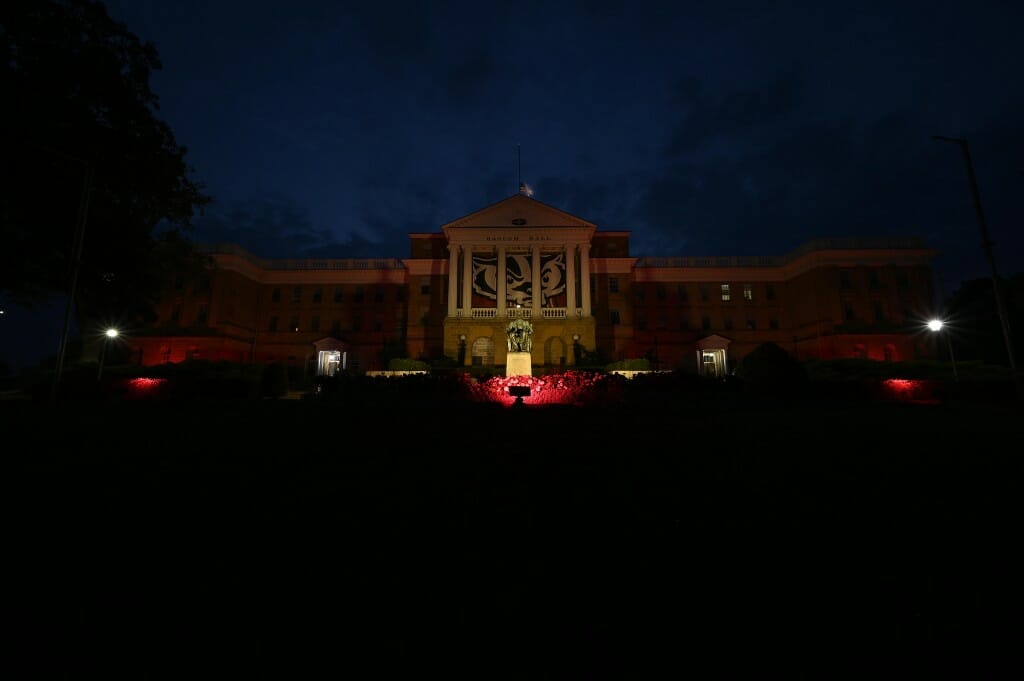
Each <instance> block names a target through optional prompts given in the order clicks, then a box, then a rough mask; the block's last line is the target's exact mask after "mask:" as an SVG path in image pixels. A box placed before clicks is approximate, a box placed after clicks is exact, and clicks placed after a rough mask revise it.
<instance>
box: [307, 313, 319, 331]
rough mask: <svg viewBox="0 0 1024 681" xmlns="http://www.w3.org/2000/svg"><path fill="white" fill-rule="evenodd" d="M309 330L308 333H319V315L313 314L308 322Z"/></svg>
mask: <svg viewBox="0 0 1024 681" xmlns="http://www.w3.org/2000/svg"><path fill="white" fill-rule="evenodd" d="M309 330H310V331H319V330H320V315H318V314H315V315H313V317H312V318H311V319H310V320H309Z"/></svg>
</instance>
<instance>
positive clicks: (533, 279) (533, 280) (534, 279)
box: [530, 244, 541, 317]
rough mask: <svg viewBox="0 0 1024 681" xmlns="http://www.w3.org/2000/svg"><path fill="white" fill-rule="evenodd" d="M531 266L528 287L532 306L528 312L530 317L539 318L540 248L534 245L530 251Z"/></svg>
mask: <svg viewBox="0 0 1024 681" xmlns="http://www.w3.org/2000/svg"><path fill="white" fill-rule="evenodd" d="M531 250H532V251H533V253H532V255H533V258H532V263H533V264H532V265H531V266H530V270H531V271H530V285H531V286H532V287H533V296H532V298H533V306H532V308H531V310H530V316H531V317H540V315H541V312H540V296H541V290H540V246H538V245H537V244H534V245H533V247H532V249H531Z"/></svg>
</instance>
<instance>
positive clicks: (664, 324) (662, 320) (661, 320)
mask: <svg viewBox="0 0 1024 681" xmlns="http://www.w3.org/2000/svg"><path fill="white" fill-rule="evenodd" d="M658 328H659V329H667V328H668V314H667V313H665V312H659V313H658Z"/></svg>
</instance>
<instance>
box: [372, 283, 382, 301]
mask: <svg viewBox="0 0 1024 681" xmlns="http://www.w3.org/2000/svg"><path fill="white" fill-rule="evenodd" d="M373 302H375V303H383V302H384V287H383V286H375V287H374V288H373Z"/></svg>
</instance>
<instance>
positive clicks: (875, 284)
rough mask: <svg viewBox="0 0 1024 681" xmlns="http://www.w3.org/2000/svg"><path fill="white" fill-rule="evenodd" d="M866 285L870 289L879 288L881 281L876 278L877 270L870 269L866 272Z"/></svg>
mask: <svg viewBox="0 0 1024 681" xmlns="http://www.w3.org/2000/svg"><path fill="white" fill-rule="evenodd" d="M868 286H870V287H871V288H872V289H876V288H881V286H882V283H881V282H880V281H879V280H878V270H871V271H870V272H869V273H868Z"/></svg>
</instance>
